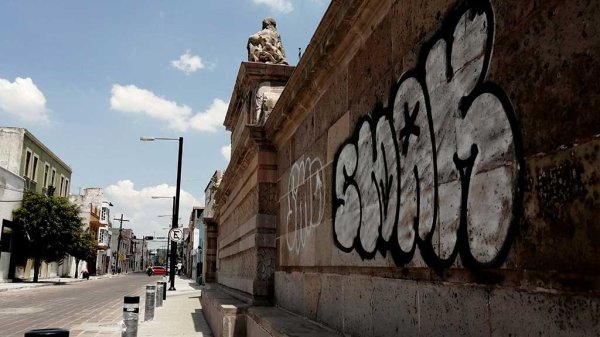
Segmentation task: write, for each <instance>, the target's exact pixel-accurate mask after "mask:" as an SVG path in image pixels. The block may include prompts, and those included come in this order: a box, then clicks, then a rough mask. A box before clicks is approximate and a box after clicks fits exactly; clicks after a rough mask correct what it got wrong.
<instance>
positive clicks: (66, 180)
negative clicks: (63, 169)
mask: <svg viewBox="0 0 600 337" xmlns="http://www.w3.org/2000/svg"><path fill="white" fill-rule="evenodd" d="M68 196H69V179H65V197H68Z"/></svg>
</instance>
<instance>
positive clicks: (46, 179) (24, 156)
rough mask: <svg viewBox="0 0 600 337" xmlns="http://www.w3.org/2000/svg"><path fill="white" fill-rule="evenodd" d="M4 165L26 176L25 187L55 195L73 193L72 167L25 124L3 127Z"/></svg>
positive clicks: (0, 156) (0, 136)
mask: <svg viewBox="0 0 600 337" xmlns="http://www.w3.org/2000/svg"><path fill="white" fill-rule="evenodd" d="M0 167H2V168H4V169H6V170H8V171H10V172H12V173H14V174H16V175H18V176H19V177H22V178H23V179H25V188H26V189H27V190H29V191H34V192H36V193H40V194H43V193H46V192H47V190H48V187H50V186H52V187H54V189H55V191H54V195H56V196H62V197H66V196H68V195H69V188H70V183H71V173H72V171H71V168H70V167H69V165H67V164H65V162H64V161H62V160H61V159H60V158H59V157H58V156H57V155H56V154H54V152H52V151H51V150H50V149H48V148H47V147H46V146H45V145H44V144H43V143H42V142H41V141H39V140H38V139H37V138H35V136H34V135H33V134H31V132H29V131H28V130H27V129H24V128H14V127H0Z"/></svg>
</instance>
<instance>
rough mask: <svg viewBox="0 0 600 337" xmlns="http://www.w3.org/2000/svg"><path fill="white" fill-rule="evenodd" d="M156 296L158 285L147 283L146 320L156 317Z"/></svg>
mask: <svg viewBox="0 0 600 337" xmlns="http://www.w3.org/2000/svg"><path fill="white" fill-rule="evenodd" d="M155 298H156V286H155V285H152V284H148V285H146V310H145V311H144V321H151V320H153V319H154V299H155Z"/></svg>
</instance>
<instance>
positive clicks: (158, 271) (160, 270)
mask: <svg viewBox="0 0 600 337" xmlns="http://www.w3.org/2000/svg"><path fill="white" fill-rule="evenodd" d="M150 271H151V273H150V275H167V268H165V267H161V266H154V267H151V268H150Z"/></svg>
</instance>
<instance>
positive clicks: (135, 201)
mask: <svg viewBox="0 0 600 337" xmlns="http://www.w3.org/2000/svg"><path fill="white" fill-rule="evenodd" d="M103 192H104V198H105V199H106V200H110V202H112V203H113V204H114V207H113V208H112V215H113V217H119V216H120V214H121V213H123V215H124V218H125V219H128V220H129V222H127V223H123V227H125V228H132V229H133V231H134V233H135V235H136V236H137V237H141V236H143V235H157V236H165V235H166V232H167V229H166V227H169V226H170V224H171V218H170V217H169V216H166V217H158V215H170V214H171V213H172V210H173V199H172V198H165V199H152V198H151V197H152V196H166V197H172V196H174V195H175V186H169V185H167V184H160V185H156V186H149V187H144V188H141V189H136V188H135V186H134V183H133V182H132V181H131V180H120V181H118V182H117V183H116V184H113V185H109V186H107V187H106V188H104V191H103ZM193 206H199V203H198V200H196V199H195V198H194V196H193V195H191V194H190V193H188V192H186V191H184V190H181V194H180V197H179V217H180V218H181V219H180V220H179V223H180V224H183V225H184V226H185V227H187V225H188V219H189V215H190V212H191V211H192V207H193ZM113 226H115V224H114V221H113ZM116 226H118V222H117V224H116Z"/></svg>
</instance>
